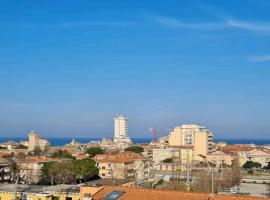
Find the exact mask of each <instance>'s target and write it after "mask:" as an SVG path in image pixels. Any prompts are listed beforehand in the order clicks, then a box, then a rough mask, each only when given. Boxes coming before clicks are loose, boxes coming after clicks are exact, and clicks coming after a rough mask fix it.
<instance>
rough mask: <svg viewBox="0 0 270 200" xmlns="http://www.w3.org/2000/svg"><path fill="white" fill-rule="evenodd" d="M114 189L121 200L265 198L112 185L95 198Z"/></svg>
mask: <svg viewBox="0 0 270 200" xmlns="http://www.w3.org/2000/svg"><path fill="white" fill-rule="evenodd" d="M112 191H122V193H123V194H122V195H121V196H120V197H119V198H118V199H119V200H125V199H126V200H150V199H151V200H181V199H182V200H260V199H261V200H262V199H265V198H257V197H248V196H225V195H215V196H214V197H212V198H211V197H210V195H209V194H204V193H188V192H176V191H169V190H152V189H141V188H135V187H119V186H117V187H112V186H104V187H103V189H101V190H100V191H98V192H97V193H95V194H94V195H93V199H94V200H101V199H103V198H104V197H105V196H107V195H108V194H110V193H111V192H112Z"/></svg>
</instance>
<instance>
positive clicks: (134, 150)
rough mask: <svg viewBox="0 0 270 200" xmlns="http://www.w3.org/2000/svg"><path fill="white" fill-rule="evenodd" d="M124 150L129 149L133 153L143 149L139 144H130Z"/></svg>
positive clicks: (140, 151)
mask: <svg viewBox="0 0 270 200" xmlns="http://www.w3.org/2000/svg"><path fill="white" fill-rule="evenodd" d="M125 151H131V152H134V153H142V152H144V149H143V148H142V147H141V146H132V147H128V148H126V149H125Z"/></svg>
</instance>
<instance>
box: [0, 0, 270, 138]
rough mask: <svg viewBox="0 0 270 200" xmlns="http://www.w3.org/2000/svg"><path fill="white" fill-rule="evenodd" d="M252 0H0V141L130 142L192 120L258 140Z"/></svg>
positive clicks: (259, 72)
mask: <svg viewBox="0 0 270 200" xmlns="http://www.w3.org/2000/svg"><path fill="white" fill-rule="evenodd" d="M269 7H270V5H269V2H268V1H265V0H262V1H260V3H258V2H257V1H255V0H249V1H246V0H240V1H237V2H235V1H233V0H227V1H222V2H213V1H210V0H207V1H200V0H194V1H192V2H183V1H175V0H169V1H166V3H164V2H163V1H148V2H143V1H136V2H131V3H127V2H126V1H124V0H120V1H119V2H118V3H114V2H106V1H98V2H89V1H85V0H82V1H66V2H65V3H64V4H63V3H60V2H54V1H39V2H37V1H33V0H30V1H27V2H23V1H21V2H17V1H16V2H15V1H2V2H0V25H1V26H0V44H1V48H0V55H1V56H0V91H1V92H0V111H1V112H0V135H1V136H5V137H8V136H10V135H13V136H15V137H19V136H24V135H25V134H26V133H28V132H29V131H30V130H32V129H34V130H37V131H39V132H41V133H42V134H44V135H45V136H46V137H51V136H55V135H57V136H59V137H72V136H73V135H74V134H76V135H77V136H79V137H94V136H96V135H97V134H98V135H99V136H100V137H109V136H110V135H112V133H113V123H112V119H113V117H114V116H115V115H116V114H117V113H119V112H122V113H124V114H125V115H126V116H127V117H128V118H129V120H130V135H131V137H144V136H145V135H149V137H150V136H151V133H149V132H148V129H149V128H151V127H153V126H158V127H162V128H170V127H174V126H176V125H180V124H186V123H195V124H202V125H205V126H206V127H209V129H211V130H212V131H213V132H215V133H216V135H217V137H219V138H269V130H270V124H269V121H270V115H269V114H268V113H270V107H269V101H270V79H269V74H270V68H269V64H270V49H269V46H270V40H269V38H270V37H269V36H270V34H269V33H270V25H269V24H270V15H269Z"/></svg>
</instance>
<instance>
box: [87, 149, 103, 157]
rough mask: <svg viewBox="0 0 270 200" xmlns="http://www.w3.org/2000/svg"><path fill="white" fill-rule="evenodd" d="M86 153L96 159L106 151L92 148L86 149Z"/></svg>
mask: <svg viewBox="0 0 270 200" xmlns="http://www.w3.org/2000/svg"><path fill="white" fill-rule="evenodd" d="M86 153H88V154H89V155H90V156H91V157H94V156H95V155H97V154H103V153H104V150H103V149H101V148H100V147H90V148H88V149H86Z"/></svg>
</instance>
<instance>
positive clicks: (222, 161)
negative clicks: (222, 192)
mask: <svg viewBox="0 0 270 200" xmlns="http://www.w3.org/2000/svg"><path fill="white" fill-rule="evenodd" d="M223 166H224V154H223V146H222V145H221V181H223Z"/></svg>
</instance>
